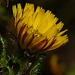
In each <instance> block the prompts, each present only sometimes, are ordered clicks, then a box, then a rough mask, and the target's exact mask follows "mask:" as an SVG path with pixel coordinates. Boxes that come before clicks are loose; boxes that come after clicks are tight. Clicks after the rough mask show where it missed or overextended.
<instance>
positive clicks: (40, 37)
mask: <svg viewBox="0 0 75 75" xmlns="http://www.w3.org/2000/svg"><path fill="white" fill-rule="evenodd" d="M12 10H13V16H14V19H15V22H14V26H15V30H16V34H17V38H18V41H19V42H20V46H21V48H22V49H26V48H29V49H30V52H31V53H35V52H39V51H50V50H54V49H57V48H59V47H60V46H62V45H63V44H65V43H66V42H68V37H67V35H63V34H64V33H65V32H66V31H67V29H66V30H64V31H62V32H60V30H61V29H62V28H63V25H64V24H63V23H62V22H59V23H57V21H58V18H57V17H55V15H54V14H53V13H51V11H49V10H47V11H46V12H45V10H44V9H43V8H42V7H39V6H38V7H37V9H36V10H35V11H34V4H29V3H26V5H25V7H24V9H22V8H21V4H20V3H19V4H17V7H16V5H13V6H12Z"/></svg>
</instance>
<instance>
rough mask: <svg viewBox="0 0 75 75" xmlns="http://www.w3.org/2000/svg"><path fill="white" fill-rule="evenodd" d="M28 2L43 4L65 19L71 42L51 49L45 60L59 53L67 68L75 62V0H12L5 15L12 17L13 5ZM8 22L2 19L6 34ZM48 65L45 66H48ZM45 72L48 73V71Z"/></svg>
mask: <svg viewBox="0 0 75 75" xmlns="http://www.w3.org/2000/svg"><path fill="white" fill-rule="evenodd" d="M26 2H27V3H33V4H34V5H35V8H36V7H37V6H41V7H43V8H44V9H45V10H50V11H52V13H54V14H55V15H56V17H58V18H59V21H63V23H64V28H63V30H64V29H68V32H67V34H68V36H69V42H68V43H67V44H66V45H65V46H63V47H61V48H60V49H58V50H55V51H50V52H49V53H48V55H47V58H46V59H45V60H47V61H48V60H49V59H50V56H51V55H53V54H57V55H58V56H59V61H60V62H63V63H65V64H66V66H67V68H68V67H69V66H70V65H71V64H72V63H75V0H13V1H12V0H10V2H9V7H8V8H6V10H7V12H6V13H5V15H6V16H7V15H10V16H11V17H12V10H11V6H12V5H14V4H17V3H21V4H22V7H24V5H25V3H26ZM7 18H8V17H7ZM0 19H1V18H0ZM8 19H9V18H8ZM7 21H8V20H7ZM4 22H5V23H4ZM9 22H10V20H9ZM6 23H7V22H6V19H1V21H0V33H1V34H2V35H3V34H5V31H6V30H5V29H2V27H3V26H2V25H7V24H6ZM4 37H5V35H4ZM11 48H12V46H11ZM47 63H48V62H46V65H47ZM46 65H45V67H46V68H47V66H46ZM46 70H47V69H46ZM45 73H47V71H46V72H45Z"/></svg>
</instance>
